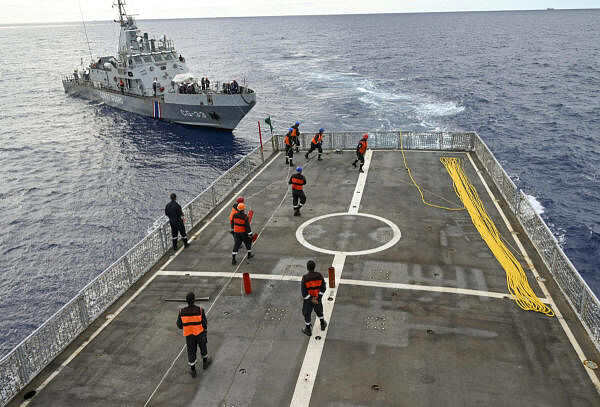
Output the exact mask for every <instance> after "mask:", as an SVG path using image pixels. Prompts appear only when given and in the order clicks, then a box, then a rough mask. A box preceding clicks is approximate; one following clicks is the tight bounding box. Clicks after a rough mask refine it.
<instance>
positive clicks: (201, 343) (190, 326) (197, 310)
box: [177, 292, 212, 377]
mask: <svg viewBox="0 0 600 407" xmlns="http://www.w3.org/2000/svg"><path fill="white" fill-rule="evenodd" d="M185 300H186V301H187V303H188V306H187V307H185V308H182V309H180V310H179V315H178V316H177V327H178V328H179V329H183V336H185V343H186V345H187V353H188V364H189V365H190V374H191V375H192V377H196V360H197V359H196V352H197V348H200V355H201V356H202V368H203V369H207V368H208V365H210V364H211V362H212V360H211V358H209V357H208V350H207V349H206V330H207V325H206V315H205V314H204V309H202V308H201V307H197V306H196V305H194V301H195V300H196V296H195V295H194V293H191V292H190V293H188V295H186V297H185Z"/></svg>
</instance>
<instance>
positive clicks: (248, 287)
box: [243, 273, 252, 294]
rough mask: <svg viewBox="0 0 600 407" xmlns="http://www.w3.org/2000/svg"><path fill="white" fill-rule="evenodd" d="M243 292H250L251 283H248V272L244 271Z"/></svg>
mask: <svg viewBox="0 0 600 407" xmlns="http://www.w3.org/2000/svg"><path fill="white" fill-rule="evenodd" d="M243 277H244V292H245V293H246V294H252V284H251V283H250V273H244V274H243Z"/></svg>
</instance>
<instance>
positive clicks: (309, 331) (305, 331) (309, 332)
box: [302, 325, 312, 336]
mask: <svg viewBox="0 0 600 407" xmlns="http://www.w3.org/2000/svg"><path fill="white" fill-rule="evenodd" d="M302 333H303V334H304V335H306V336H312V329H311V327H310V325H306V326H305V327H304V328H302Z"/></svg>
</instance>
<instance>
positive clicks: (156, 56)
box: [154, 55, 163, 62]
mask: <svg viewBox="0 0 600 407" xmlns="http://www.w3.org/2000/svg"><path fill="white" fill-rule="evenodd" d="M154 60H155V61H156V62H158V61H162V60H163V59H162V57H161V56H160V55H154Z"/></svg>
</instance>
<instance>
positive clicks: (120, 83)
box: [119, 79, 125, 93]
mask: <svg viewBox="0 0 600 407" xmlns="http://www.w3.org/2000/svg"><path fill="white" fill-rule="evenodd" d="M119 89H121V93H125V83H124V82H123V79H119Z"/></svg>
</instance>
